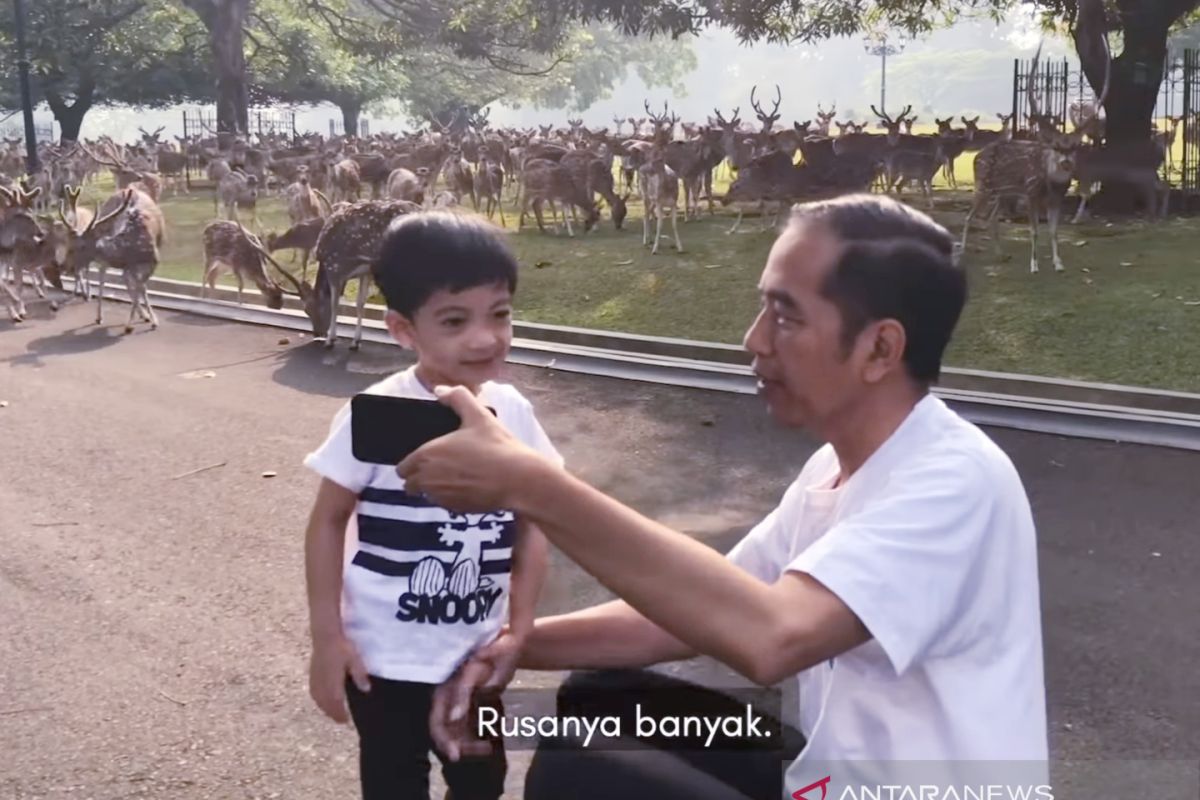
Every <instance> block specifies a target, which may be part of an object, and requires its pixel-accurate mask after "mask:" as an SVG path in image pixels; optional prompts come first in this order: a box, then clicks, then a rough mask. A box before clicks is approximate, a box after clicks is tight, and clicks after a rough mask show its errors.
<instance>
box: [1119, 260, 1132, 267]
mask: <svg viewBox="0 0 1200 800" xmlns="http://www.w3.org/2000/svg"><path fill="white" fill-rule="evenodd" d="M1121 266H1122V267H1132V266H1133V262H1132V261H1122V262H1121Z"/></svg>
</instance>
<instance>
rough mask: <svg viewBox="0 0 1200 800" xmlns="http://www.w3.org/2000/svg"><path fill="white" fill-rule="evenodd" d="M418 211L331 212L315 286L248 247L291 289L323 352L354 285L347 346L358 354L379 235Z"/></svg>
mask: <svg viewBox="0 0 1200 800" xmlns="http://www.w3.org/2000/svg"><path fill="white" fill-rule="evenodd" d="M420 208H421V207H420V206H418V205H417V204H415V203H410V202H408V201H407V200H388V201H377V200H367V201H363V202H358V203H354V204H353V205H351V206H348V207H346V208H341V209H339V210H337V211H335V212H334V213H333V214H332V215H331V216H330V217H329V219H328V220H326V222H325V226H324V228H322V230H321V235H320V238H318V239H317V245H316V248H315V251H316V259H317V277H316V285H315V286H314V285H310V284H309V283H308V281H303V280H299V279H297V278H296V276H295V275H293V274H292V273H290V272H288V271H287V270H286V269H284V268H283V267H282V266H281V265H280V264H279V262H278V261H276V260H275V259H274V258H272V256H271V254H270V253H269V252H267V251H266V249H264V248H263V246H262V244H261V243H259V242H257V241H255V240H250V239H247V241H249V242H250V244H251V246H253V247H254V248H255V249H257V250H258V251H259V252H260V253H262V255H263V256H264V257H265V258H266V259H267V260H268V261H269V262H271V264H273V265H274V266H275V268H276V269H277V270H279V273H280V274H281V275H283V276H284V277H285V278H286V279H287V280H288V282H289V283H291V284H292V285H293V286H294V287H295V289H296V291H295V294H296V295H297V296H299V298H300V301H301V302H302V303H303V304H304V313H305V314H307V315H308V318H309V320H310V321H311V322H312V329H313V336H314V337H323V338H324V340H325V347H326V348H332V347H333V346H334V342H335V340H336V338H337V309H338V304H339V303H340V302H341V299H342V294H343V292H345V290H346V284H348V283H349V282H350V281H352V280H358V299H357V307H358V322H357V326H356V327H355V331H354V339H353V341H351V343H350V349H351V350H357V349H358V348H359V345H360V344H361V343H362V324H363V307H364V306H365V305H366V302H367V295H368V294H369V292H370V287H371V266H372V264H374V262H375V259H376V258H377V257H378V255H379V248H380V246H381V245H382V243H383V234H384V232H385V231H386V230H387V227H388V225H389V224H391V222H392V220H394V219H395V218H396V217H398V216H401V215H402V214H410V213H413V212H416V211H420Z"/></svg>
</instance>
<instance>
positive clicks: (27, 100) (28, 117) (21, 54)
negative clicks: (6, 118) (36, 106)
mask: <svg viewBox="0 0 1200 800" xmlns="http://www.w3.org/2000/svg"><path fill="white" fill-rule="evenodd" d="M13 12H14V15H15V17H16V19H15V23H16V26H15V27H16V32H17V71H18V73H19V75H20V81H21V110H22V111H23V112H24V114H25V171H26V173H28V174H29V175H33V174H34V173H35V172H37V170H38V157H37V132H36V131H34V129H33V99H32V94H31V93H30V91H29V58H28V57H27V55H26V53H25V0H13Z"/></svg>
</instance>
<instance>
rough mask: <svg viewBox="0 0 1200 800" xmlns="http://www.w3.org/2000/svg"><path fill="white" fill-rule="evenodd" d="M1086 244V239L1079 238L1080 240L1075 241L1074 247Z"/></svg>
mask: <svg viewBox="0 0 1200 800" xmlns="http://www.w3.org/2000/svg"><path fill="white" fill-rule="evenodd" d="M1086 244H1087V240H1086V239H1081V240H1079V241H1078V242H1076V243H1075V246H1076V247H1083V246H1084V245H1086Z"/></svg>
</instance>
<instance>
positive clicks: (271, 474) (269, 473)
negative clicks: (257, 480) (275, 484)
mask: <svg viewBox="0 0 1200 800" xmlns="http://www.w3.org/2000/svg"><path fill="white" fill-rule="evenodd" d="M278 474H279V473H278V472H272V471H271V470H267V471H266V472H264V473H263V474H262V476H263V477H264V478H274V477H275V476H276V475H278Z"/></svg>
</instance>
